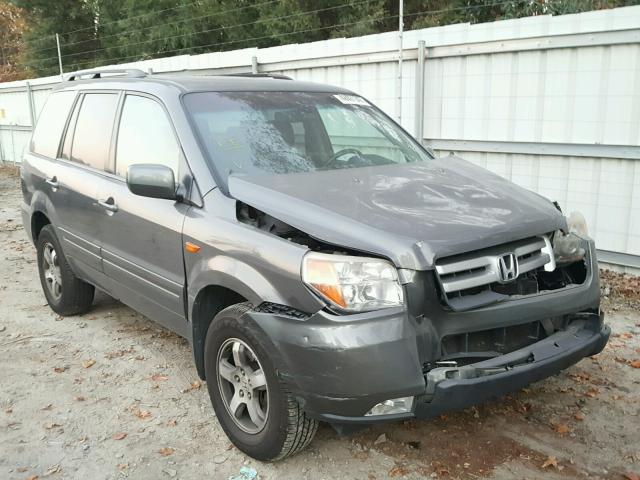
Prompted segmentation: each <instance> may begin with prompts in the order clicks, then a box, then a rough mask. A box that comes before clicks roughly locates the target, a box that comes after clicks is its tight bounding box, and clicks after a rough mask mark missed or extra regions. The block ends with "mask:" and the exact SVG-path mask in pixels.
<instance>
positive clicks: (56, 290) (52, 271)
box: [42, 242, 62, 300]
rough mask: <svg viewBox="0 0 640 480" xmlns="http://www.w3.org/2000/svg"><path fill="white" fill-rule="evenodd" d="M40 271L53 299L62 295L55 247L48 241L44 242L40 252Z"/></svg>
mask: <svg viewBox="0 0 640 480" xmlns="http://www.w3.org/2000/svg"><path fill="white" fill-rule="evenodd" d="M42 271H43V273H44V279H45V281H46V284H47V288H48V289H49V292H50V293H51V295H52V296H53V298H54V299H56V300H58V299H59V298H60V297H61V296H62V274H61V272H60V262H59V258H58V253H57V252H56V249H55V248H54V247H53V245H51V244H50V243H48V242H47V243H45V244H44V247H43V252H42Z"/></svg>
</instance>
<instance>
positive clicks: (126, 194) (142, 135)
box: [98, 94, 189, 334]
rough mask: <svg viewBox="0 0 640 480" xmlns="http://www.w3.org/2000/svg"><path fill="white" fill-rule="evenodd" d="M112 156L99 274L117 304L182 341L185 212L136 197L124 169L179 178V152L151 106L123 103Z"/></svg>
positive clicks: (102, 200)
mask: <svg viewBox="0 0 640 480" xmlns="http://www.w3.org/2000/svg"><path fill="white" fill-rule="evenodd" d="M114 157H115V174H114V175H112V176H111V177H110V178H109V181H108V182H106V183H104V184H102V185H101V190H100V192H99V194H98V202H99V204H100V205H101V206H102V209H103V214H102V220H101V240H102V265H103V269H104V273H105V274H106V275H107V276H108V277H110V278H111V279H112V286H111V289H112V290H113V294H114V295H115V296H116V297H118V298H119V299H120V300H122V301H123V302H124V303H126V304H128V305H130V306H131V307H133V308H135V309H136V310H139V311H140V312H142V313H144V314H145V315H147V316H149V317H150V318H152V319H153V320H157V321H158V322H160V323H162V324H164V325H165V326H167V327H168V328H170V329H172V330H174V331H177V332H178V333H182V334H184V333H185V329H186V321H185V313H184V283H185V276H184V263H183V257H182V225H183V222H184V218H185V214H186V212H187V210H188V208H189V207H188V205H186V204H184V203H180V202H174V201H172V200H162V199H155V198H146V197H140V196H137V195H134V194H132V193H131V192H130V191H129V189H128V188H127V184H126V181H125V179H126V174H127V168H128V166H129V165H132V164H141V163H150V164H161V165H166V166H168V167H170V168H172V169H173V171H174V175H175V178H176V179H178V178H180V177H179V176H178V174H179V173H180V160H181V158H182V155H181V149H180V146H179V143H178V141H177V139H176V136H175V134H174V131H173V127H172V125H171V122H170V120H169V117H168V116H167V114H166V112H165V110H164V108H163V106H162V105H161V104H160V103H159V102H158V101H157V100H155V99H154V98H151V97H148V96H144V95H141V94H127V95H126V96H125V98H124V103H123V105H122V113H121V116H120V121H119V126H118V130H117V135H116V138H115V152H114Z"/></svg>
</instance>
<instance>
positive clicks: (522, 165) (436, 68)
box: [0, 6, 640, 270]
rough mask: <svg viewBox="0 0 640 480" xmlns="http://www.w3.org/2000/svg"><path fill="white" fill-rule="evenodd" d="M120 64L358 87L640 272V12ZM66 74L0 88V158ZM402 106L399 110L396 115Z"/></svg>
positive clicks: (440, 147) (11, 156)
mask: <svg viewBox="0 0 640 480" xmlns="http://www.w3.org/2000/svg"><path fill="white" fill-rule="evenodd" d="M397 47H398V43H397V34H396V33H395V32H389V33H383V34H378V35H369V36H365V37H357V38H350V39H333V40H327V41H322V42H314V43H309V44H304V45H285V46H281V47H273V48H268V49H260V50H258V49H244V50H237V51H233V52H222V53H210V54H201V55H193V56H190V55H182V56H176V57H168V58H163V59H156V60H147V61H141V62H133V63H128V64H123V65H120V67H123V66H127V67H135V68H141V69H144V70H152V71H153V72H156V73H157V72H180V71H183V70H188V71H189V73H196V74H214V73H216V74H224V73H239V72H249V71H254V72H257V71H259V72H273V73H284V74H285V75H290V76H292V77H294V78H296V79H299V80H311V81H315V82H321V83H329V84H334V85H340V86H344V87H347V88H350V89H352V90H354V91H356V92H358V93H360V94H362V95H364V96H365V97H367V98H369V99H370V100H372V101H373V102H374V103H376V104H377V105H378V106H380V107H381V108H383V109H384V110H385V111H386V112H387V113H389V114H390V115H392V116H394V117H396V118H400V121H401V123H402V124H403V125H404V126H405V128H407V129H408V130H409V131H411V132H412V133H414V134H415V135H416V136H417V137H419V138H422V139H423V141H424V143H425V145H428V146H430V147H431V148H433V149H434V150H435V151H436V152H437V153H438V154H446V153H447V152H450V151H455V152H457V153H459V154H460V155H461V156H463V157H465V158H467V159H468V160H470V161H472V162H475V163H478V164H480V165H482V166H485V167H487V168H489V169H490V170H492V171H494V172H496V173H498V174H500V175H503V176H505V177H507V178H509V179H511V180H513V181H514V182H516V183H518V184H520V185H522V186H524V187H527V188H530V189H532V190H534V191H536V192H538V193H540V194H542V195H544V196H546V197H548V198H550V199H553V200H557V201H559V202H560V204H561V205H562V206H563V208H564V209H565V210H566V211H572V210H579V211H581V212H583V213H584V214H585V216H586V217H587V220H588V222H589V225H590V229H591V233H592V235H593V236H594V237H595V238H596V241H597V243H598V246H599V248H600V258H601V260H603V261H605V262H607V263H612V264H617V265H621V266H624V267H626V268H631V269H634V270H635V269H640V166H639V163H638V160H640V6H636V7H625V8H619V9H613V10H605V11H597V12H588V13H581V14H576V15H565V16H559V17H551V16H540V17H530V18H524V19H518V20H507V21H501V22H494V23H487V24H479V25H469V24H458V25H449V26H446V27H438V28H430V29H424V30H415V31H409V32H405V33H404V47H405V48H404V53H403V58H404V60H403V69H402V96H401V102H400V104H401V108H400V109H398V107H397V105H398V103H397V102H396V100H397V94H396V81H397V80H396V77H397V75H398V53H397ZM58 81H59V78H58V77H48V78H41V79H34V80H32V81H31V82H11V83H6V84H0V158H1V159H2V160H4V161H9V162H18V161H19V159H20V156H21V153H22V151H23V149H24V147H25V145H26V143H27V142H28V139H29V135H30V131H31V125H32V124H33V118H34V117H37V114H38V112H39V111H40V109H41V108H42V105H43V103H44V100H45V99H46V97H47V95H48V93H49V91H50V89H51V88H52V86H53V84H55V83H56V82H58ZM398 110H399V111H398Z"/></svg>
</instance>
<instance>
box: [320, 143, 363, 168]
mask: <svg viewBox="0 0 640 480" xmlns="http://www.w3.org/2000/svg"><path fill="white" fill-rule="evenodd" d="M349 153H351V154H353V155H357V156H358V157H360V158H362V157H363V154H362V152H361V151H360V150H358V149H357V148H343V149H342V150H338V151H337V152H336V153H334V154H333V155H331V157H329V160H327V162H326V163H325V164H324V166H325V167H330V166H331V165H333V164H334V163H335V161H336V160H337V159H338V158H340V157H342V156H343V155H347V154H349Z"/></svg>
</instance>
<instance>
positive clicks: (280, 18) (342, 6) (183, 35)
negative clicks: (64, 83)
mask: <svg viewBox="0 0 640 480" xmlns="http://www.w3.org/2000/svg"><path fill="white" fill-rule="evenodd" d="M372 1H374V0H361V1H359V2H354V3H345V4H342V5H335V6H333V7H326V8H319V9H316V10H306V11H304V12H298V13H293V14H290V15H283V16H280V17H270V18H264V19H261V20H256V21H253V22H246V23H241V24H236V25H231V26H229V27H224V26H223V27H218V28H212V29H206V30H200V31H197V32H188V33H181V34H175V35H169V36H165V37H163V38H162V40H166V39H170V38H182V37H187V36H191V35H199V34H202V33H212V32H217V31H226V30H233V29H234V28H239V27H246V26H248V25H255V24H256V23H265V22H273V21H277V20H286V19H288V18H293V17H300V16H304V15H311V14H314V13H319V12H325V11H329V10H337V9H341V8H346V7H352V6H356V5H361V4H363V3H371V2H372ZM268 3H273V2H271V1H269V2H264V3H261V4H258V6H259V5H264V4H268ZM244 8H247V7H241V8H239V9H232V10H226V11H224V12H218V14H220V15H221V14H223V13H229V12H236V11H239V10H242V9H244ZM209 16H210V15H203V16H201V17H195V18H206V17H209ZM133 31H137V30H133ZM125 33H131V32H124V33H122V34H118V35H124V34H125ZM276 35H277V34H276ZM105 38H106V37H105ZM158 40H159V39H149V40H143V41H140V42H132V43H127V44H124V45H114V46H112V47H103V48H98V49H95V50H85V51H82V52H75V53H68V54H66V55H62V57H63V58H69V57H75V56H78V55H84V54H89V53H97V52H102V51H105V50H110V49H113V48H128V47H131V46H134V45H143V44H146V43H151V42H157V41H158ZM243 41H244V39H243ZM63 46H68V45H63ZM184 48H187V49H188V48H198V47H197V46H193V47H184ZM56 58H58V57H48V58H44V59H41V60H40V61H46V60H53V59H56Z"/></svg>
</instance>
